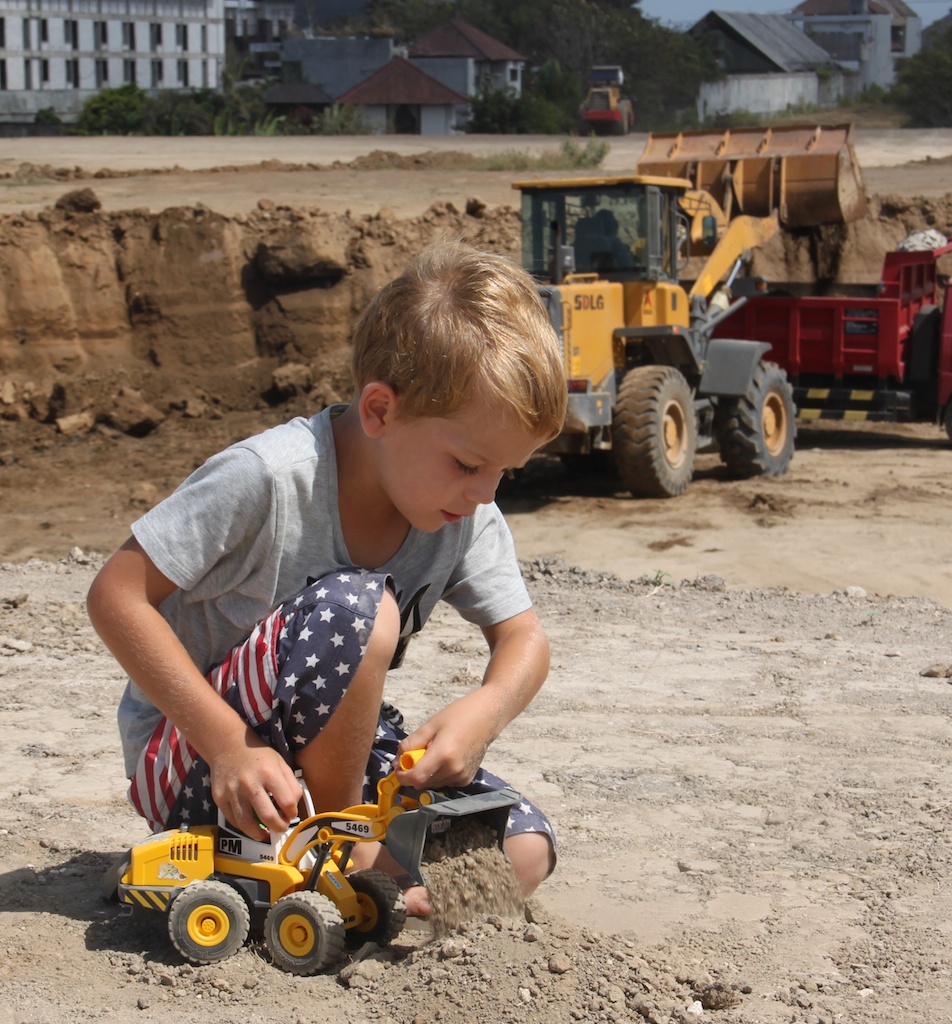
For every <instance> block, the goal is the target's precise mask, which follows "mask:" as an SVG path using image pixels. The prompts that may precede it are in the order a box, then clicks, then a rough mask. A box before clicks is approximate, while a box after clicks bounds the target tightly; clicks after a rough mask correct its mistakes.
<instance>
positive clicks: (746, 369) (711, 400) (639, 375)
mask: <svg viewBox="0 0 952 1024" xmlns="http://www.w3.org/2000/svg"><path fill="white" fill-rule="evenodd" d="M820 131H821V129H812V133H813V134H812V135H809V136H807V137H806V141H804V138H803V130H798V133H797V134H795V135H783V134H781V135H780V137H779V140H778V139H773V137H772V136H770V137H767V138H761V139H760V140H759V142H758V143H757V144H756V145H755V142H754V140H753V139H752V138H751V137H750V136H749V135H748V136H745V137H744V138H743V139H742V140H741V141H739V142H736V141H732V140H731V139H730V138H729V137H727V138H726V139H725V135H724V133H714V134H712V133H682V134H679V135H677V136H667V137H665V136H651V137H649V142H648V146H647V147H646V151H645V154H646V156H645V157H643V159H642V161H640V162H639V168H638V169H639V173H637V174H634V175H625V176H617V177H607V176H606V177H587V178H570V179H558V180H554V179H548V180H523V181H517V182H515V183H514V185H513V187H514V188H516V189H519V190H520V192H521V195H522V256H523V265H524V266H525V268H526V269H527V270H528V271H529V272H530V273H532V274H533V275H534V276H535V277H536V279H537V280H538V281H539V282H540V294H541V296H542V298H543V301H544V302H545V304H546V307H547V309H548V313H549V317H550V320H551V322H552V324H553V326H554V327H555V329H556V331H557V333H558V334H559V337H560V339H561V341H562V344H563V352H564V360H565V374H566V382H567V386H568V391H569V404H568V412H567V415H566V420H565V424H564V427H563V430H562V432H561V434H560V435H559V437H557V438H556V439H555V440H554V441H553V442H551V443H550V444H549V445H548V446H547V449H546V450H547V451H550V452H556V453H559V454H562V455H564V456H567V457H574V456H579V455H586V454H590V453H593V452H598V451H611V452H612V454H613V456H614V461H615V464H616V467H617V469H618V472H619V475H620V477H621V480H622V484H623V485H624V487H625V488H626V489H627V490H629V491H630V492H631V493H633V494H636V495H641V496H645V497H672V496H675V495H677V494H680V493H681V492H682V491H683V490H684V489H685V488H686V487H687V485H688V483H689V482H690V480H691V478H692V476H693V472H694V462H695V456H696V453H697V452H698V451H699V450H701V449H704V448H716V449H718V450H719V451H720V454H721V457H722V459H723V461H724V462H725V464H726V466H727V468H728V471H729V472H730V473H731V474H732V475H733V476H736V477H750V476H758V475H766V476H778V475H780V474H782V473H784V472H785V471H786V469H787V467H788V466H789V463H790V460H791V459H792V457H793V450H794V438H795V433H796V426H795V409H794V405H793V398H792V390H791V388H790V385H789V383H788V382H787V379H786V374H785V373H784V372H783V370H781V369H780V368H779V367H778V366H777V365H776V364H774V363H772V362H768V361H766V360H765V359H764V355H765V353H766V352H767V351H768V350H769V348H770V346H769V344H766V343H762V342H758V341H752V340H746V339H732V338H723V337H716V338H715V337H713V336H712V335H713V332H714V331H715V328H716V327H717V326H718V325H719V324H720V323H721V322H722V321H723V320H724V319H725V317H726V316H728V315H729V313H731V312H734V311H735V310H736V309H738V308H739V307H740V306H741V305H743V303H744V302H745V301H746V300H745V298H744V297H739V298H737V297H734V296H733V295H732V291H731V289H732V286H734V283H735V279H737V277H738V274H739V272H740V270H741V269H742V267H743V265H744V263H745V261H746V259H747V257H748V256H749V253H750V250H751V249H753V248H755V247H757V246H760V245H763V244H764V243H765V242H766V241H767V240H768V239H770V238H771V237H772V236H773V234H774V233H775V232H776V230H777V227H778V223H779V222H791V224H792V223H793V222H796V223H797V224H798V225H801V224H803V223H806V222H811V223H829V222H839V223H841V222H843V221H844V220H847V219H852V218H854V217H855V216H858V215H860V213H861V212H862V211H864V210H865V199H864V197H863V194H862V189H861V185H859V184H858V171H857V170H856V168H855V162H854V160H853V157H852V150H851V147H848V146H846V144H845V143H844V142H843V141H842V138H841V137H840V136H835V137H834V141H832V142H830V143H828V144H827V145H820V144H819V143H818V142H817V139H818V137H819V136H818V133H819V132H820ZM688 137H690V138H688ZM686 139H688V141H689V143H690V144H689V145H688V144H687V143H686ZM810 139H812V140H813V145H812V146H811V145H810ZM658 140H661V141H660V142H659V141H658ZM718 140H719V144H718ZM705 147H708V148H711V149H712V151H713V155H712V156H711V157H710V158H708V157H707V156H706V155H705ZM844 147H845V150H844ZM786 148H789V149H790V151H791V152H790V153H787V154H785V149H786ZM659 150H661V151H662V152H663V154H664V156H665V158H666V159H662V156H661V155H659ZM685 150H688V151H689V152H687V154H686V153H685ZM748 151H749V152H748ZM844 151H845V152H846V155H845V156H844ZM745 154H746V155H745ZM648 157H650V162H649V160H648ZM831 157H832V162H831ZM642 163H644V164H645V166H646V167H648V166H650V167H651V168H652V170H650V171H647V172H643V173H642ZM811 174H813V175H814V177H813V178H812V179H811V178H810V175H811ZM857 189H858V191H857ZM811 211H813V212H814V213H815V215H816V217H817V218H818V219H817V220H815V221H811V216H813V213H811ZM682 276H683V277H685V278H687V280H686V281H685V282H684V283H682ZM738 290H739V289H738Z"/></svg>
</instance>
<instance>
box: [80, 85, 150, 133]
mask: <svg viewBox="0 0 952 1024" xmlns="http://www.w3.org/2000/svg"><path fill="white" fill-rule="evenodd" d="M147 99H148V97H147V96H146V93H145V91H144V90H143V89H140V88H139V87H138V86H137V85H133V84H132V83H129V84H128V85H121V86H119V88H118V89H103V90H101V91H100V92H98V93H96V95H95V96H90V97H89V99H88V100H86V102H85V103H84V104H83V109H82V112H81V113H80V115H79V117H78V118H77V120H76V127H77V128H78V129H79V130H80V131H81V132H84V133H86V134H87V135H136V134H138V133H139V132H140V131H141V130H142V112H143V109H144V107H145V104H146V101H147Z"/></svg>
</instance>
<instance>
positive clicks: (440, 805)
mask: <svg viewBox="0 0 952 1024" xmlns="http://www.w3.org/2000/svg"><path fill="white" fill-rule="evenodd" d="M521 799H522V797H521V796H520V794H519V793H517V792H516V791H515V790H514V789H509V788H505V789H499V790H494V791H492V792H488V793H476V794H474V795H472V796H461V797H455V798H451V799H447V800H436V801H434V802H433V803H431V804H426V805H425V806H420V807H418V808H416V809H415V810H412V811H404V812H403V813H402V814H398V815H397V816H396V817H395V818H393V819H392V820H391V822H390V824H389V825H388V826H387V839H386V844H387V850H388V851H389V852H390V854H391V855H392V856H393V858H394V860H396V862H397V863H398V864H399V865H400V866H401V867H402V868H403V869H404V870H405V871H406V872H407V874H408V875H409V876H410V877H411V878H412V879H413V880H414V882H416V883H417V885H425V884H426V883H425V882H424V880H423V873H422V867H421V864H422V861H423V850H424V847H425V846H426V841H427V838H428V837H429V836H430V834H431V833H432V832H434V831H436V829H434V826H435V825H437V823H438V821H439V819H440V818H462V817H465V816H466V815H470V814H478V815H479V816H480V817H481V818H482V820H484V821H485V822H486V823H487V824H488V825H489V827H490V828H491V829H493V831H494V832H495V833H496V838H497V840H498V842H499V845H500V847H501V846H502V841H503V838H504V836H505V834H506V823H507V822H508V820H509V808H510V807H512V805H513V804H515V803H518V802H519V801H520V800H521Z"/></svg>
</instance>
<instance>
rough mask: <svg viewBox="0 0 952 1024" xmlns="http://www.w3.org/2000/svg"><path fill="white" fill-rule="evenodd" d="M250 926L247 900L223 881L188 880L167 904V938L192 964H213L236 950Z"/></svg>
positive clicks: (240, 945)
mask: <svg viewBox="0 0 952 1024" xmlns="http://www.w3.org/2000/svg"><path fill="white" fill-rule="evenodd" d="M250 927H251V918H250V915H249V913H248V906H247V904H246V903H245V901H244V899H243V898H242V897H241V895H240V894H239V893H238V892H237V891H236V890H235V889H232V887H231V886H230V885H226V884H225V883H224V882H214V881H213V882H191V883H190V884H189V885H186V886H185V888H184V889H183V890H182V891H181V892H180V893H179V894H178V895H177V896H176V897H175V899H174V900H172V904H171V906H170V907H169V919H168V928H169V938H171V940H172V944H173V945H174V946H175V948H176V949H177V950H178V951H179V952H180V953H181V954H182V956H184V957H185V959H186V960H188V961H189V962H190V963H193V964H214V963H217V962H218V961H219V960H224V959H225V958H226V957H229V956H232V955H233V954H234V953H237V952H238V950H239V949H241V947H242V946H243V945H244V942H245V939H247V938H248V931H249V930H250Z"/></svg>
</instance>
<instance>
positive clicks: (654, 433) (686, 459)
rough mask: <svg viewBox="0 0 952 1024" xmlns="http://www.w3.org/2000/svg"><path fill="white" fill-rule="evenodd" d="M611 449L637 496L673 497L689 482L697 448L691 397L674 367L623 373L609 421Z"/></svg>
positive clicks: (626, 484)
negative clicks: (610, 421)
mask: <svg viewBox="0 0 952 1024" xmlns="http://www.w3.org/2000/svg"><path fill="white" fill-rule="evenodd" d="M612 450H613V452H614V456H615V465H616V467H617V469H618V474H619V476H620V477H621V482H622V484H623V486H624V487H625V488H626V489H627V490H629V491H631V493H632V494H634V495H635V496H637V497H644V498H674V497H676V496H677V495H679V494H681V493H682V491H684V489H685V488H686V487H687V485H688V484H689V483H690V482H691V477H692V476H693V474H694V456H695V454H696V451H697V417H696V415H695V412H694V397H693V395H692V394H691V388H690V387H689V386H688V382H687V381H686V380H685V379H684V376H683V374H681V372H680V371H679V370H677V369H675V368H674V367H673V366H638V367H635V369H633V370H629V371H628V373H626V374H625V377H624V379H623V380H622V382H621V387H620V388H619V389H618V401H617V403H616V405H615V412H614V417H613V420H612Z"/></svg>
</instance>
